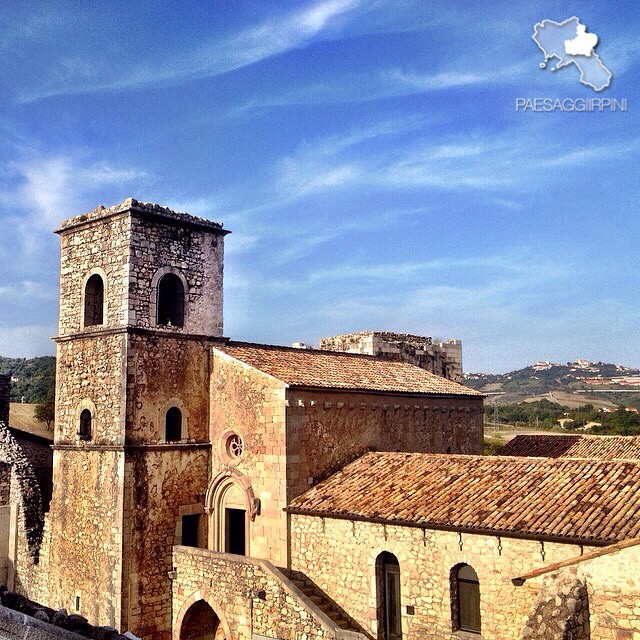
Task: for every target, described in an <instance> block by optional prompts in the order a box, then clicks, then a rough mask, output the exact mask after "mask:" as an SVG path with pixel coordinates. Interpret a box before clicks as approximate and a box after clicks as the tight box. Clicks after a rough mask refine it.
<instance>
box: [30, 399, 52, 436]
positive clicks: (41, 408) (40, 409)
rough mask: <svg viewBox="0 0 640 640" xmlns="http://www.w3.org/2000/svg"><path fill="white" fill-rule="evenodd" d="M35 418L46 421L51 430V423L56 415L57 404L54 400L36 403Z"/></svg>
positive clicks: (48, 428)
mask: <svg viewBox="0 0 640 640" xmlns="http://www.w3.org/2000/svg"><path fill="white" fill-rule="evenodd" d="M34 416H35V419H36V420H37V421H38V422H45V423H46V424H47V430H49V431H50V430H51V425H52V424H53V421H54V420H55V417H56V405H55V402H54V401H53V400H47V401H45V402H41V403H40V404H38V405H36V410H35V412H34Z"/></svg>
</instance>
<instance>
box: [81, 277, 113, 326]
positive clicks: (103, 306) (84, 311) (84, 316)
mask: <svg viewBox="0 0 640 640" xmlns="http://www.w3.org/2000/svg"><path fill="white" fill-rule="evenodd" d="M97 278H99V279H100V281H101V285H102V290H101V299H100V300H99V301H98V300H95V301H94V303H93V304H98V302H99V305H100V307H101V309H100V314H99V315H100V322H96V321H90V322H87V320H88V319H89V317H92V318H93V320H96V316H95V315H94V314H93V313H92V314H89V315H88V314H87V311H88V309H87V307H88V305H89V303H90V301H89V300H88V299H87V287H88V286H89V285H90V284H91V283H90V282H89V281H91V282H94V281H96V282H97ZM90 293H92V292H90ZM95 293H97V291H96V292H95ZM107 298H108V296H107V274H106V273H105V272H104V269H101V268H100V267H94V268H93V269H91V270H90V271H89V272H88V273H87V274H86V276H85V277H84V280H83V281H82V299H81V303H80V304H81V307H80V328H81V329H85V328H86V327H101V326H104V324H105V321H106V318H107V305H108V300H107Z"/></svg>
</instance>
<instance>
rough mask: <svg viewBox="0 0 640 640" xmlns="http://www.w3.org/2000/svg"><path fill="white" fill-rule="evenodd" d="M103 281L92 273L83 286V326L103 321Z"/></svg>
mask: <svg viewBox="0 0 640 640" xmlns="http://www.w3.org/2000/svg"><path fill="white" fill-rule="evenodd" d="M103 316H104V282H103V280H102V278H101V277H100V276H99V275H98V274H97V273H94V274H93V275H92V276H91V277H90V278H89V279H88V280H87V284H86V285H85V287H84V326H85V327H91V326H95V325H98V324H102V323H103V321H104V317H103Z"/></svg>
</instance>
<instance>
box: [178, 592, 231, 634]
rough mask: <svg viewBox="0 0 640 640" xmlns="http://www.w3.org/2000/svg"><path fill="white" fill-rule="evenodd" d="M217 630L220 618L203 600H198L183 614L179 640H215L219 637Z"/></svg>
mask: <svg viewBox="0 0 640 640" xmlns="http://www.w3.org/2000/svg"><path fill="white" fill-rule="evenodd" d="M219 629H220V618H218V616H217V615H216V612H215V611H214V610H213V609H212V608H211V607H210V606H209V605H208V604H207V603H206V602H205V601H204V600H198V601H197V602H194V603H193V604H192V605H191V606H190V607H189V609H188V610H187V612H186V613H185V614H184V618H183V619H182V625H181V626H180V640H217V638H220V637H221V635H220V634H218V630H219ZM220 630H221V629H220Z"/></svg>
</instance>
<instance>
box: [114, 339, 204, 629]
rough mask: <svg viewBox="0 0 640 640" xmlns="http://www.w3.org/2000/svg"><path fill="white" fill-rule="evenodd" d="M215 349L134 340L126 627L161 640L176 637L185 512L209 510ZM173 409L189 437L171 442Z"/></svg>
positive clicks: (126, 517) (178, 341) (130, 382)
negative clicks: (174, 585)
mask: <svg viewBox="0 0 640 640" xmlns="http://www.w3.org/2000/svg"><path fill="white" fill-rule="evenodd" d="M209 353H210V344H209V342H208V341H206V340H205V339H202V340H200V339H198V340H194V339H187V338H184V337H181V336H180V335H168V334H167V335H162V336H159V335H135V334H134V335H131V336H130V338H129V347H128V350H127V362H128V366H127V371H128V375H127V411H126V415H127V425H126V434H127V435H126V440H127V450H128V454H127V465H126V503H125V514H124V522H125V545H124V556H123V561H124V565H125V569H124V583H123V584H124V589H123V621H122V628H127V629H132V630H135V632H136V633H137V634H139V635H141V636H143V637H145V638H153V639H154V640H162V638H165V637H168V636H169V634H170V624H171V616H170V609H171V602H170V591H169V589H170V584H169V579H168V578H167V572H168V571H169V570H170V569H171V547H172V545H174V544H176V543H177V542H179V541H177V540H176V531H177V527H178V526H179V524H180V522H181V517H182V515H185V514H193V513H197V512H203V510H204V495H205V492H206V490H207V485H208V480H209V472H210V465H211V461H210V445H209V394H208V383H209V379H208V373H209ZM173 406H175V407H178V408H179V409H180V411H181V413H182V419H183V425H182V438H181V440H180V441H179V442H166V439H165V436H166V434H165V418H166V412H167V410H168V409H169V408H170V407H173ZM203 517H204V516H203Z"/></svg>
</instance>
